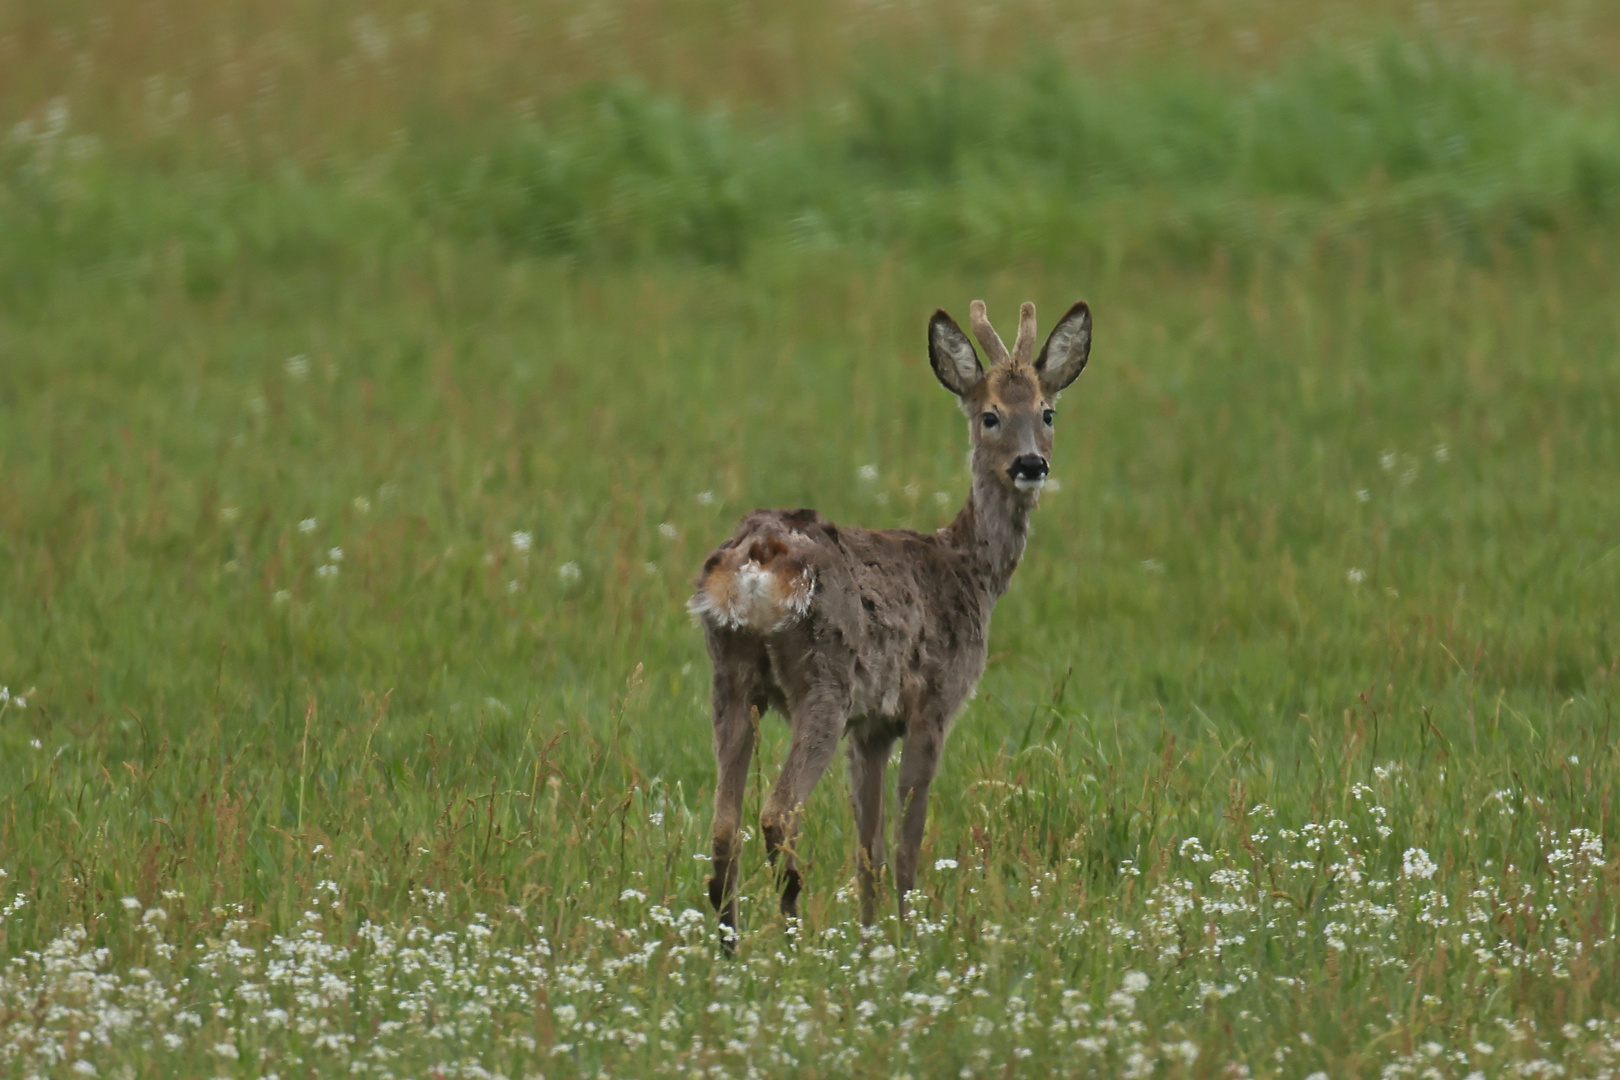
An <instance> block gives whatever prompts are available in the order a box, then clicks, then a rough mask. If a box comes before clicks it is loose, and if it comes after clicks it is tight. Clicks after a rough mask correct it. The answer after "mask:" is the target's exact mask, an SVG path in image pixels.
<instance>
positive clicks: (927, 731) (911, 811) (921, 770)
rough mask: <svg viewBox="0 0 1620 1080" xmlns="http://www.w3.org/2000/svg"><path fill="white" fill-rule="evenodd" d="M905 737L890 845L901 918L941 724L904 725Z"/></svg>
mask: <svg viewBox="0 0 1620 1080" xmlns="http://www.w3.org/2000/svg"><path fill="white" fill-rule="evenodd" d="M905 739H906V741H905V747H904V749H902V750H901V752H900V791H899V796H900V826H899V830H898V832H899V836H898V837H897V838H896V839H895V845H894V847H895V852H894V887H895V891H896V892H897V893H898V894H899V900H900V915H901V917H904V916H905V914H906V894H907V893H909V892H911V890H912V889H914V888H916V885H917V853H918V851H919V849H921V847H922V839H923V827H924V826H925V825H926V824H927V823H928V786H929V785H930V784H932V783H933V782H934V774H935V773H937V772H938V771H939V758H940V753H941V751H942V750H943V749H944V747H945V737H944V726H943V725H940V726H938V727H935V726H934V725H932V724H913V725H911V726H908V727H907V729H906V736H905Z"/></svg>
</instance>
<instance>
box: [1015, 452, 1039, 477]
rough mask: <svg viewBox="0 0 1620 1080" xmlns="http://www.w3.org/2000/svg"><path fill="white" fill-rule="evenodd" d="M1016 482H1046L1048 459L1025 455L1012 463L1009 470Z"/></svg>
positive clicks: (1037, 455)
mask: <svg viewBox="0 0 1620 1080" xmlns="http://www.w3.org/2000/svg"><path fill="white" fill-rule="evenodd" d="M1007 471H1008V472H1009V473H1011V474H1012V478H1013V479H1014V480H1045V479H1046V473H1047V466H1046V459H1045V458H1043V457H1041V455H1039V454H1024V455H1022V456H1021V457H1019V458H1017V459H1016V460H1015V461H1014V462H1013V463H1012V468H1010V469H1008V470H1007Z"/></svg>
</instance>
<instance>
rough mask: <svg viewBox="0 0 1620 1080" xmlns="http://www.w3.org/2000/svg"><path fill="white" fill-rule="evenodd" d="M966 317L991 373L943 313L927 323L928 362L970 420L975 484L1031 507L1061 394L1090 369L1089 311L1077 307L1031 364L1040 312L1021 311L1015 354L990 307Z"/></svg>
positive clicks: (978, 304) (976, 305)
mask: <svg viewBox="0 0 1620 1080" xmlns="http://www.w3.org/2000/svg"><path fill="white" fill-rule="evenodd" d="M968 314H969V316H970V320H969V321H970V324H971V325H972V327H973V336H974V337H976V338H978V339H979V345H980V347H981V348H982V349H983V350H984V358H985V361H986V362H987V363H988V364H989V365H990V369H989V371H986V370H985V369H984V368H983V367H981V366H980V364H979V358H978V357H977V356H976V355H975V354H974V352H973V344H972V342H970V341H969V340H968V337H967V335H966V334H964V333H962V328H961V327H960V326H958V325H956V320H955V319H952V318H951V317H950V316H949V315H947V314H946V313H945V312H944V311H936V312H934V317H933V318H932V319H930V320H929V323H928V359H929V362H930V363H931V364H932V365H933V368H934V374H935V375H936V376H937V377H938V378H939V381H940V382H941V383H943V384H944V386H945V389H947V390H949V391H950V392H951V393H953V394H955V395H956V397H957V400H958V401H959V402H961V405H962V411H963V412H965V413H966V414H967V416H968V438H969V440H970V442H971V444H972V447H973V454H972V460H973V474H974V477H975V478H976V479H977V478H993V479H994V480H995V481H996V482H997V483H1000V484H1003V485H1005V486H1006V487H1007V488H1009V489H1011V490H1012V491H1014V492H1016V493H1017V494H1018V496H1020V497H1021V498H1023V499H1026V500H1033V499H1034V497H1035V495H1036V493H1037V492H1039V491H1040V489H1041V485H1042V484H1044V483H1045V482H1046V475H1047V472H1048V471H1049V469H1050V462H1051V457H1052V428H1053V423H1054V421H1055V419H1056V416H1055V413H1054V406H1055V405H1056V403H1057V397H1058V394H1059V393H1061V392H1062V390H1063V388H1064V387H1066V386H1068V385H1069V384H1070V383H1071V382H1073V381H1074V380H1075V377H1076V376H1078V375H1079V374H1080V372H1081V370H1082V369H1084V368H1085V366H1086V357H1087V356H1088V355H1089V353H1090V351H1091V310H1090V309H1089V308H1088V307H1086V305H1085V302H1084V301H1082V302H1080V303H1077V304H1075V305H1074V306H1073V307H1071V308H1070V309H1069V310H1068V311H1067V312H1066V313H1065V314H1064V316H1063V318H1061V319H1059V320H1058V323H1057V325H1056V326H1054V327H1053V328H1052V333H1051V334H1050V335H1049V336H1048V337H1047V339H1046V344H1045V345H1042V346H1041V352H1040V355H1039V356H1037V357H1035V358H1034V360H1033V361H1031V359H1030V356H1031V354H1032V353H1033V352H1034V350H1035V305H1034V304H1030V303H1026V304H1024V305H1023V307H1022V308H1020V309H1019V312H1018V337H1017V338H1016V339H1015V340H1014V342H1013V347H1012V352H1011V353H1009V352H1008V351H1007V346H1006V345H1004V344H1002V342H1001V337H1000V335H998V334H997V333H996V331H995V328H994V327H992V326H991V325H990V320H989V318H988V317H987V316H986V314H985V308H984V301H982V300H975V301H973V303H972V304H971V305H970V306H969V308H968Z"/></svg>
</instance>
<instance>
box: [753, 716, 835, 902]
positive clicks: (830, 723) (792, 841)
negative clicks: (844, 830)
mask: <svg viewBox="0 0 1620 1080" xmlns="http://www.w3.org/2000/svg"><path fill="white" fill-rule="evenodd" d="M848 717H849V702H848V695H847V694H846V693H844V692H843V691H842V690H841V689H828V690H822V691H812V692H811V693H810V694H808V695H806V697H805V699H804V700H803V701H802V702H800V703H799V705H798V707H797V708H795V709H794V710H793V717H792V721H791V723H792V727H793V741H792V744H791V745H790V746H789V747H788V754H787V760H786V761H784V762H783V763H782V775H781V776H780V777H778V778H777V781H776V787H774V788H772V789H771V794H770V797H769V798H767V799H766V800H765V809H764V812H763V814H762V815H761V818H762V822H761V824H762V825H763V826H764V828H763V831H764V833H765V851H766V855H767V857H768V858H769V859H770V861H771V865H773V866H777V864H778V861H779V858H778V857H779V856H780V865H779V866H777V873H778V879H779V881H780V882H781V885H782V914H783V915H785V916H787V917H788V918H790V919H796V918H798V917H799V890H800V888H801V887H802V886H803V879H802V878H801V876H800V874H799V866H798V860H797V858H796V856H795V851H794V848H795V845H796V844H797V843H798V839H799V824H800V822H801V820H802V819H803V817H804V806H805V803H806V802H808V801H809V799H810V792H811V791H812V790H814V789H815V786H816V781H818V780H820V779H821V774H822V773H823V772H825V771H826V769H827V763H828V762H830V761H831V760H832V756H833V752H834V751H835V750H836V749H837V748H838V739H839V737H840V736H841V735H842V734H843V733H844V723H845V721H846V720H847V719H848Z"/></svg>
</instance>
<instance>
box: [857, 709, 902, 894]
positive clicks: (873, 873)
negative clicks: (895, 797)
mask: <svg viewBox="0 0 1620 1080" xmlns="http://www.w3.org/2000/svg"><path fill="white" fill-rule="evenodd" d="M893 748H894V738H893V737H892V736H888V735H880V736H876V737H869V738H864V739H863V738H860V737H857V736H853V735H852V736H851V737H850V740H849V747H848V750H849V801H850V803H851V804H852V805H853V807H854V809H855V879H856V881H857V882H858V883H859V885H860V892H861V922H863V923H866V924H868V925H870V924H871V923H872V922H874V921H875V920H876V919H877V878H878V870H879V869H880V868H881V867H882V866H883V774H884V771H885V770H886V769H887V767H888V764H889V752H890V750H892V749H893Z"/></svg>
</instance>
